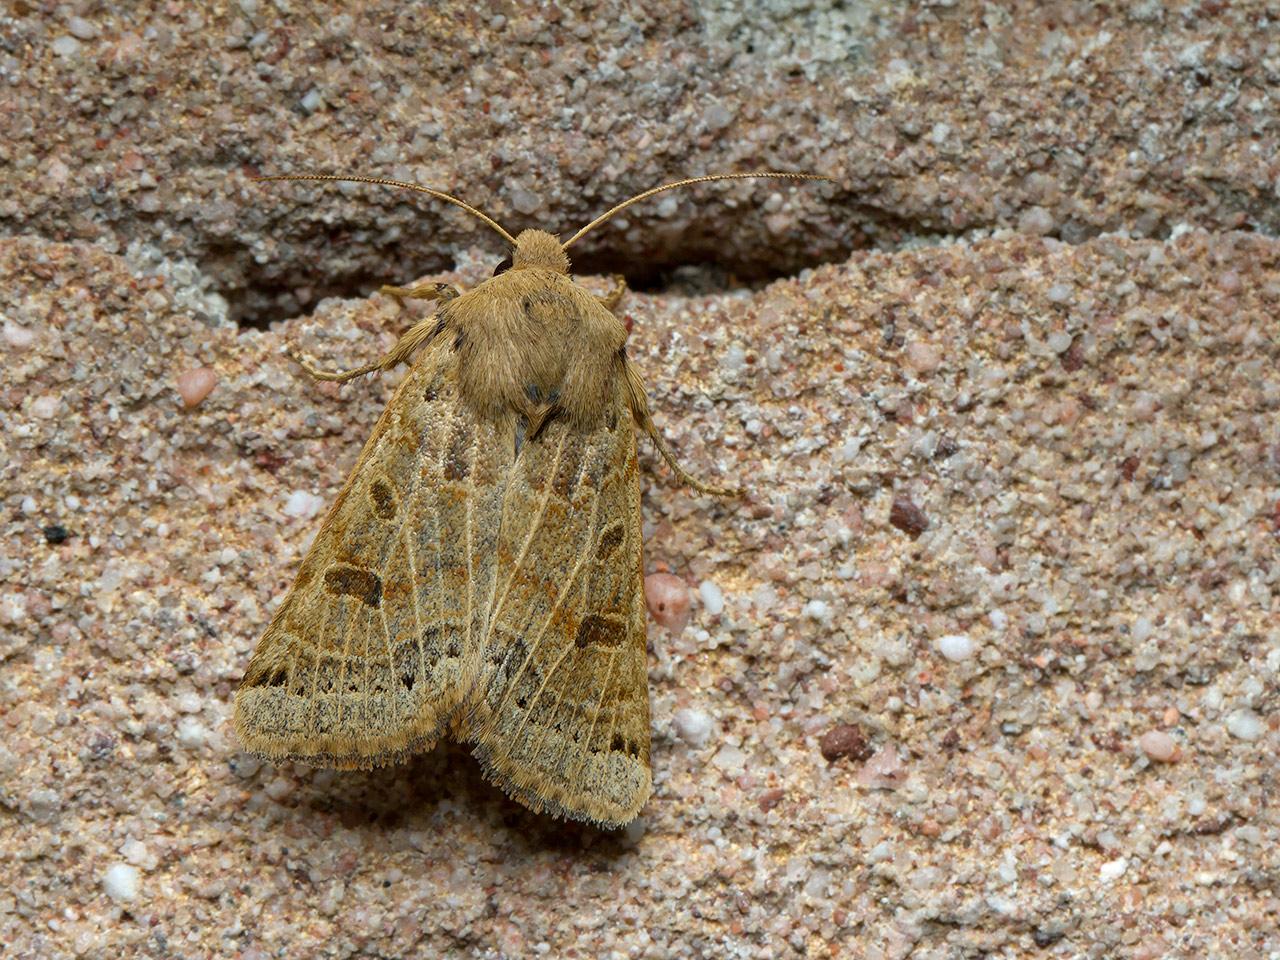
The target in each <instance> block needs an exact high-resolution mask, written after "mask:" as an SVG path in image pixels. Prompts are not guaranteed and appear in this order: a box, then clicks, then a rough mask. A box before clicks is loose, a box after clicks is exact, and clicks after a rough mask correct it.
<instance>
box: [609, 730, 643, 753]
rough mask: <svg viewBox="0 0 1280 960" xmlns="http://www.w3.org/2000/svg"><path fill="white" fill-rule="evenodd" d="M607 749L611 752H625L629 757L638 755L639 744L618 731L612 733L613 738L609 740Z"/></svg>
mask: <svg viewBox="0 0 1280 960" xmlns="http://www.w3.org/2000/svg"><path fill="white" fill-rule="evenodd" d="M609 749H610V751H612V752H613V753H625V754H626V755H627V756H629V757H638V756H640V745H639V744H638V743H635V742H634V741H632V740H628V739H627V738H626V737H624V736H623V735H622V734H620V733H615V734H614V735H613V739H612V740H611V741H609Z"/></svg>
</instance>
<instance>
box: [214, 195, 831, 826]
mask: <svg viewBox="0 0 1280 960" xmlns="http://www.w3.org/2000/svg"><path fill="white" fill-rule="evenodd" d="M748 177H785V178H791V179H803V180H814V179H826V178H825V177H818V176H815V175H812V174H794V173H739V174H723V175H717V176H706V177H694V178H692V179H689V180H682V181H680V182H678V183H670V184H666V185H664V186H661V187H657V188H655V189H653V190H649V191H646V192H645V193H642V194H640V195H639V196H636V197H633V198H631V199H630V200H628V201H626V202H625V203H622V204H619V205H618V206H616V207H614V208H613V209H612V210H610V211H608V212H607V213H605V214H604V215H603V216H600V217H598V218H597V219H595V220H593V221H592V222H591V223H589V224H588V225H587V226H585V227H583V228H582V229H581V230H579V231H578V232H577V233H576V234H574V236H572V237H571V238H570V239H569V240H568V241H567V242H565V243H560V241H559V240H557V239H556V238H555V237H554V236H552V235H551V234H549V233H546V232H544V231H542V230H525V231H523V232H522V233H521V234H520V235H519V236H518V237H512V236H511V234H509V233H508V232H507V231H506V230H504V229H503V228H502V227H500V226H499V225H498V224H497V223H496V222H494V221H493V220H492V219H490V218H489V217H487V216H486V215H485V214H483V213H481V212H480V211H479V210H476V209H475V208H473V207H471V206H469V205H468V204H466V203H463V202H462V201H461V200H458V199H456V198H454V197H451V196H449V195H447V194H443V193H440V192H439V191H436V190H430V189H428V188H426V187H420V186H417V185H416V184H409V183H401V182H399V181H394V180H385V179H381V178H376V177H340V176H330V175H321V174H315V175H312V174H305V175H288V176H276V177H264V178H261V179H263V180H345V181H354V182H360V183H377V184H386V185H390V186H397V187H404V188H407V189H410V190H417V191H419V192H422V193H426V194H430V195H431V196H433V197H437V198H439V199H441V200H445V201H448V202H449V203H453V204H456V205H457V206H459V207H461V208H462V209H464V210H466V211H467V212H468V213H470V214H472V215H473V216H476V217H479V218H480V219H481V220H483V221H484V222H485V223H486V224H488V225H489V226H490V227H492V228H493V229H494V230H495V231H497V232H498V233H499V234H501V235H502V237H503V239H504V240H506V241H507V242H508V243H509V244H510V245H511V252H510V256H509V257H508V258H507V259H505V260H503V261H502V263H500V264H499V265H498V267H497V268H496V269H495V270H494V273H493V277H492V278H491V279H489V280H486V281H484V282H483V283H481V284H480V285H479V286H477V287H475V288H474V289H472V290H469V291H467V292H466V293H459V292H458V291H457V290H456V289H454V288H452V287H450V286H448V285H446V284H438V283H428V284H423V285H420V286H416V287H412V288H400V287H384V288H383V292H385V293H388V294H390V295H392V296H395V297H397V298H404V297H411V298H418V299H425V300H437V301H440V302H441V306H440V307H439V309H438V310H437V311H436V313H435V315H434V316H433V317H430V318H428V319H427V320H424V321H423V322H421V323H419V324H417V325H416V326H414V327H412V328H411V329H410V330H408V331H407V332H406V333H405V334H404V336H402V337H401V339H400V341H399V342H398V343H397V344H396V346H395V347H394V348H393V349H392V350H391V351H390V352H389V353H388V354H387V355H386V356H384V357H382V358H381V359H379V360H376V361H375V362H373V363H370V364H367V365H366V366H363V367H359V368H357V369H354V370H348V371H343V372H336V373H329V372H324V371H321V370H317V369H316V368H315V367H313V366H311V365H310V364H308V363H307V362H306V361H303V360H301V359H299V363H301V364H302V365H303V367H304V369H306V370H307V372H308V373H309V374H311V376H313V377H315V378H316V379H318V380H338V381H342V380H349V379H351V378H352V377H356V376H359V375H361V374H364V373H369V372H371V371H374V370H385V369H389V368H390V367H392V366H394V365H395V364H397V363H399V362H401V361H408V360H409V358H410V356H411V355H413V354H415V353H416V354H417V356H416V357H415V359H414V360H413V361H412V366H411V368H410V370H409V373H408V375H407V376H406V377H405V379H404V381H403V382H402V383H401V384H400V386H399V388H398V389H397V390H396V392H395V395H394V396H393V397H392V398H391V402H390V403H389V404H388V405H387V408H386V410H385V411H384V412H383V414H382V417H381V418H380V419H379V420H378V423H377V425H376V426H375V427H374V429H373V433H372V435H371V436H370V437H369V440H368V442H367V443H366V444H365V447H364V450H363V451H362V453H361V454H360V459H359V460H358V462H357V463H356V465H355V468H354V469H353V470H352V471H351V475H350V476H349V477H348V478H347V481H346V483H345V484H344V485H343V487H342V491H341V492H340V493H339V494H338V498H337V500H336V501H335V502H334V504H333V507H332V508H331V509H330V510H329V513H328V515H327V516H326V517H325V519H324V522H323V523H322V524H321V526H320V532H319V533H318V534H317V535H316V538H315V541H314V543H313V544H312V546H311V549H310V550H309V551H308V553H307V555H306V557H305V558H304V559H303V561H302V566H301V568H300V569H299V570H298V576H297V579H296V580H295V581H294V584H293V586H292V588H291V589H290V590H289V592H288V594H287V595H286V597H285V598H284V601H283V603H282V604H281V605H280V608H279V609H278V610H277V611H276V614H275V616H274V617H273V618H272V620H271V624H270V625H269V626H268V627H267V631H266V633H264V634H263V636H262V639H261V640H259V641H258V646H257V648H256V649H255V650H254V653H253V658H252V659H251V660H250V662H249V667H248V670H247V671H246V672H245V676H244V680H243V681H242V682H241V684H240V689H239V691H238V693H237V694H236V710H235V725H236V730H237V732H238V733H239V735H240V739H241V740H242V741H243V742H244V745H245V746H246V747H247V748H248V749H249V750H251V751H253V752H256V753H258V754H261V755H262V756H264V757H267V758H269V759H271V760H283V759H289V760H297V761H301V762H304V763H308V764H312V765H315V766H322V767H341V768H352V767H372V766H377V765H381V764H387V763H394V762H397V761H399V760H401V759H402V758H404V757H405V756H407V755H408V754H411V753H416V752H419V751H425V750H428V749H430V748H431V746H432V745H433V744H434V743H435V742H436V741H437V740H438V739H439V738H440V737H442V736H444V735H446V734H448V735H449V736H451V737H453V738H455V739H457V740H458V741H460V742H463V743H468V744H470V745H471V746H472V750H473V753H474V754H475V756H476V757H477V758H478V759H479V760H480V762H481V764H482V765H483V768H484V772H485V774H486V776H487V777H488V778H489V779H491V780H492V781H494V782H495V783H497V784H498V785H499V786H501V787H502V789H503V790H505V791H506V792H507V793H508V794H509V795H510V796H512V797H513V798H515V799H516V800H517V801H519V802H520V803H522V804H524V805H525V806H527V807H529V808H530V809H532V810H535V811H539V812H546V813H549V814H552V815H556V816H563V817H570V818H573V819H577V820H586V821H591V822H594V823H597V824H599V825H601V826H605V827H616V826H618V825H620V824H623V823H626V822H627V821H629V820H631V819H632V818H633V817H635V815H636V814H637V813H638V812H639V811H640V808H641V807H642V806H643V805H644V802H645V801H646V800H647V799H648V797H649V792H650V785H651V779H650V773H649V693H648V675H647V656H646V644H645V603H644V586H643V580H642V572H641V538H640V474H639V468H638V464H637V460H636V433H635V429H636V428H637V427H638V428H639V429H640V430H642V431H643V432H644V433H645V434H647V435H648V436H649V437H650V438H652V440H653V442H654V444H655V445H656V447H657V449H658V452H659V453H660V454H661V455H662V458H663V459H664V460H665V461H666V462H667V463H668V464H669V465H670V466H671V469H672V470H673V471H674V472H675V474H676V476H677V477H679V479H680V480H681V481H682V482H684V483H686V484H688V485H689V486H691V487H694V488H695V489H698V490H701V491H704V492H707V493H714V494H730V493H732V492H733V491H728V490H722V489H719V488H716V487H712V486H709V485H707V484H704V483H701V482H699V481H698V480H696V479H695V478H694V477H692V476H690V475H689V474H688V473H687V472H685V470H684V469H682V468H681V467H680V466H679V464H677V463H676V461H675V459H674V457H673V456H672V454H671V451H670V450H669V449H668V447H667V445H666V443H665V442H664V441H663V439H662V437H661V436H660V435H659V433H658V431H657V428H656V427H655V426H654V423H653V418H652V416H651V415H650V413H649V403H648V400H647V398H646V395H645V390H644V384H643V382H642V381H641V378H640V374H639V372H638V371H637V370H636V367H635V365H634V364H633V363H632V362H631V361H630V360H629V359H628V358H627V354H626V349H625V346H624V344H625V341H626V337H627V334H626V329H625V328H624V326H623V323H622V321H621V320H619V319H618V317H616V316H615V315H614V313H613V309H614V308H615V307H616V306H617V304H618V302H619V300H620V299H621V297H622V295H623V293H624V292H625V289H626V288H625V284H624V283H623V282H621V278H618V282H617V284H616V286H615V288H614V290H613V291H612V292H611V293H610V294H609V295H607V296H605V297H597V296H595V295H593V294H591V293H589V292H588V291H586V290H585V289H583V288H582V287H580V286H578V285H577V284H576V283H574V281H573V280H572V278H571V277H570V276H569V258H568V256H567V255H566V253H565V250H566V249H567V248H568V247H570V246H571V245H572V244H573V243H575V242H576V241H577V240H579V239H581V238H582V237H583V236H584V235H585V234H586V233H587V232H588V231H590V230H592V229H593V228H595V227H596V226H598V225H599V224H601V223H603V222H604V221H605V220H607V219H608V218H609V217H611V216H613V215H614V214H615V213H617V212H618V211H619V210H622V209H623V208H625V207H627V206H629V205H630V204H632V203H636V202H637V201H640V200H643V199H645V198H647V197H651V196H653V195H654V194H656V193H661V192H662V191H664V190H672V189H675V188H676V187H681V186H685V185H687V184H691V183H700V182H703V181H707V180H729V179H745V178H748Z"/></svg>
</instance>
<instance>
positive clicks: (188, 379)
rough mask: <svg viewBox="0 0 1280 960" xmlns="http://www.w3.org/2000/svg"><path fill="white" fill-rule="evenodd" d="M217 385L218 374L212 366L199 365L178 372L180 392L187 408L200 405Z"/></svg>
mask: <svg viewBox="0 0 1280 960" xmlns="http://www.w3.org/2000/svg"><path fill="white" fill-rule="evenodd" d="M217 385H218V375H217V373H215V372H214V371H213V369H212V368H211V367H197V368H196V369H194V370H184V371H183V372H182V373H180V374H178V393H180V394H181V395H182V403H183V404H184V405H185V406H186V407H187V409H190V408H192V407H197V406H199V405H200V401H201V400H203V399H204V398H205V397H207V396H208V395H209V394H210V393H212V392H213V388H214V387H216V386H217Z"/></svg>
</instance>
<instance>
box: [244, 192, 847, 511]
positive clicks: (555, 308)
mask: <svg viewBox="0 0 1280 960" xmlns="http://www.w3.org/2000/svg"><path fill="white" fill-rule="evenodd" d="M759 178H776V179H788V180H828V181H829V180H830V179H831V178H830V177H826V176H822V175H820V174H812V173H784V172H777V171H759V172H752V173H722V174H709V175H707V176H701V177H689V178H687V179H684V180H678V181H675V182H674V183H667V184H663V185H662V186H659V187H654V188H652V189H650V190H646V191H644V192H643V193H640V194H637V195H636V196H634V197H631V198H630V199H628V200H624V201H623V202H622V203H619V204H617V205H616V206H614V207H612V208H610V209H609V210H607V211H605V212H604V213H603V214H601V215H600V216H598V217H596V218H595V219H594V220H592V221H591V222H590V223H588V224H587V225H586V226H585V227H583V228H582V229H580V230H579V231H578V232H577V233H575V234H574V235H573V236H571V237H570V238H569V239H568V240H566V241H565V242H564V243H561V242H560V240H559V239H558V238H557V237H555V236H554V235H552V234H550V233H548V232H546V231H545V230H536V229H528V230H523V231H521V232H520V234H519V235H518V236H515V237H513V236H512V235H511V234H510V233H509V232H508V231H507V230H505V229H504V228H503V227H502V226H501V225H500V224H499V223H498V222H497V221H495V220H494V219H493V218H492V217H490V216H488V215H487V214H485V213H483V212H481V211H480V210H478V209H476V208H475V207H473V206H471V205H470V204H468V203H466V202H465V201H463V200H459V199H458V198H457V197H453V196H450V195H449V194H447V193H443V192H441V191H439V190H433V189H431V188H430V187H423V186H419V185H418V184H415V183H407V182H405V181H402V180H391V179H387V178H383V177H365V176H340V175H336V174H279V175H275V176H268V177H254V178H253V179H254V180H255V181H257V182H264V181H274V180H332V181H341V182H349V183H373V184H382V185H384V186H392V187H399V188H402V189H406V190H413V191H416V192H418V193H425V194H427V195H428V196H432V197H435V198H437V199H439V200H444V201H445V202H447V203H452V204H454V205H455V206H458V207H461V208H462V209H463V210H465V211H466V212H467V213H469V214H471V215H472V216H474V217H476V218H477V219H479V220H481V221H482V222H483V223H485V224H486V225H488V226H489V227H490V228H491V229H493V230H494V232H496V233H497V234H498V235H499V236H501V237H502V238H503V239H504V240H506V241H507V243H508V244H509V251H510V252H509V254H508V256H507V257H506V258H504V259H503V260H502V261H500V262H499V263H498V264H497V265H496V266H495V267H494V270H493V274H492V276H491V277H490V278H489V280H487V281H485V282H484V283H481V284H480V285H479V286H477V287H476V288H474V289H473V290H471V291H469V292H468V293H466V294H460V293H459V292H458V291H457V290H455V289H454V288H453V287H450V286H449V285H447V284H441V283H426V284H421V285H419V286H416V287H383V288H382V292H384V293H387V294H389V295H391V296H393V297H395V298H396V299H397V300H401V302H403V300H402V298H410V299H423V300H440V301H444V302H446V303H448V304H449V309H448V311H447V313H444V312H442V313H441V315H440V318H439V319H438V320H437V319H436V318H432V319H430V320H424V321H423V322H421V323H419V324H418V325H417V326H415V327H413V328H412V329H410V330H409V331H408V332H407V333H405V334H404V335H403V336H402V337H401V338H400V341H399V342H398V343H397V344H396V346H395V347H394V348H393V349H392V350H391V351H390V352H389V353H387V354H386V356H384V357H382V358H380V359H378V360H376V361H374V362H373V363H370V364H366V365H365V366H362V367H358V368H355V369H353V370H346V371H335V372H327V371H322V370H318V369H317V368H315V367H314V366H312V365H311V364H309V363H307V362H306V361H305V360H303V359H302V358H301V357H298V356H295V357H294V359H295V360H297V361H298V363H300V364H301V365H302V366H303V368H304V369H305V370H306V371H307V372H308V373H309V374H310V375H311V376H312V377H314V378H316V379H318V380H336V381H345V380H349V379H351V378H353V377H356V376H359V375H361V374H364V373H369V372H372V371H374V370H385V369H389V368H390V367H392V366H394V365H395V364H397V363H399V362H401V361H406V362H407V361H408V359H409V357H410V356H411V355H412V354H413V352H414V351H415V350H417V349H418V347H420V346H422V345H423V344H424V343H426V342H428V341H429V340H431V339H432V338H433V337H435V336H436V335H437V334H441V333H444V332H445V330H446V329H449V328H450V327H452V337H453V344H454V349H455V351H456V352H457V354H458V356H459V361H458V364H459V386H460V390H461V392H462V394H464V395H465V396H467V398H468V399H469V400H470V401H471V402H473V403H475V404H476V405H477V407H478V408H480V409H483V410H490V411H492V412H494V413H495V414H496V413H500V412H501V411H502V410H503V409H504V408H507V409H511V410H515V411H516V412H518V413H519V414H520V416H521V417H523V418H524V420H525V422H526V424H527V425H528V427H529V428H530V429H529V430H528V434H529V436H530V437H531V438H533V437H536V436H537V434H538V433H539V432H540V431H541V429H542V427H544V426H545V425H546V423H548V422H549V421H550V420H551V419H554V418H563V419H565V420H566V421H567V422H568V423H570V425H571V426H572V427H576V428H578V429H595V427H596V425H597V424H598V422H599V420H600V417H601V415H602V413H603V411H604V408H605V406H606V405H607V393H608V391H609V389H610V388H612V387H614V386H615V385H616V383H617V381H618V380H619V378H620V384H621V388H622V389H623V390H624V392H625V395H626V400H627V405H628V406H629V407H630V410H631V413H632V416H633V418H634V420H635V423H636V425H637V426H638V427H640V429H642V430H643V431H644V432H645V433H647V434H648V435H649V437H650V438H651V439H652V440H653V442H654V444H655V446H656V447H657V449H658V452H659V453H660V454H661V455H662V458H663V460H665V461H666V462H667V464H668V466H670V467H671V469H672V470H673V471H674V472H675V474H676V476H677V477H678V478H679V479H680V480H681V482H683V483H685V484H687V485H689V486H692V487H693V488H695V489H697V490H700V491H702V492H704V493H712V494H718V495H721V496H731V495H736V494H737V493H738V492H739V491H737V490H732V489H728V488H720V487H714V486H710V485H708V484H705V483H703V482H701V481H699V480H697V479H696V478H694V477H693V476H691V475H690V474H689V473H687V472H686V471H685V470H684V469H683V468H682V467H681V466H680V465H679V464H678V463H676V461H675V458H674V456H673V455H672V454H671V451H670V449H669V448H668V447H667V445H666V442H665V441H664V440H663V438H662V436H661V435H660V434H659V433H658V429H657V427H656V426H655V425H654V423H653V418H652V416H651V414H650V412H649V403H648V398H647V396H646V395H645V390H644V384H643V380H642V379H641V377H640V373H639V371H638V370H637V369H636V367H635V365H634V364H633V363H632V362H631V361H630V360H629V359H627V357H626V355H625V352H624V351H623V350H622V345H623V342H624V341H625V339H626V330H625V327H624V326H623V325H622V323H621V321H619V320H617V318H616V317H614V316H613V313H612V310H613V308H614V306H616V304H617V302H618V300H619V299H621V296H622V293H623V292H624V291H625V289H626V287H625V283H624V282H622V278H620V277H619V278H617V280H618V283H617V284H616V286H615V289H614V291H613V292H612V293H610V294H608V295H606V296H604V297H594V296H592V295H590V294H587V293H586V292H585V291H582V290H581V288H578V287H576V285H574V284H573V283H572V281H571V280H570V279H569V277H568V274H569V257H568V254H567V253H566V251H567V250H568V249H569V247H570V246H572V245H573V244H574V243H576V242H577V241H578V240H580V239H582V237H584V236H585V235H586V234H587V233H589V232H590V231H592V230H594V229H595V228H596V227H598V226H599V225H600V224H602V223H604V222H605V221H606V220H608V219H609V218H610V217H612V216H614V215H615V214H617V213H619V212H620V211H622V210H624V209H626V208H627V207H629V206H631V205H632V204H634V203H639V202H640V201H642V200H646V199H648V198H649V197H652V196H654V195H655V194H659V193H663V192H665V191H667V190H675V189H677V188H680V187H685V186H689V185H691V184H696V183H706V182H709V181H713V180H748V179H759ZM525 271H529V273H528V274H526V275H525V276H521V275H522V274H524V272H525ZM526 277H527V280H526ZM508 278H510V280H509V279H508ZM565 284H568V286H565ZM504 295H505V301H506V303H507V305H508V309H507V311H506V313H505V314H504V312H503V297H504ZM482 298H487V299H482ZM515 302H518V303H519V305H520V310H519V311H518V312H516V313H513V312H512V309H511V308H510V307H509V304H510V303H515ZM504 316H506V318H507V319H506V320H505V321H504V319H503V318H504ZM513 316H514V317H515V320H514V321H512V319H511V317H513ZM521 321H524V322H523V323H522V322H521ZM473 327H474V328H476V332H478V333H479V334H481V335H480V336H476V337H472V336H470V333H471V332H472V328H473ZM615 328H616V329H615ZM531 390H534V391H536V394H537V395H540V396H551V395H552V394H554V395H556V396H557V397H558V399H557V400H556V401H555V402H554V404H551V403H544V404H543V405H542V406H540V407H535V406H531V401H530V400H529V399H528V398H529V396H530V391H531Z"/></svg>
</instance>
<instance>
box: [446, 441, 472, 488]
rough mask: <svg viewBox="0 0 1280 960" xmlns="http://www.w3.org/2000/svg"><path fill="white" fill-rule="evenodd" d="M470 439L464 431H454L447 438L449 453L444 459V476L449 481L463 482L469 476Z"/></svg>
mask: <svg viewBox="0 0 1280 960" xmlns="http://www.w3.org/2000/svg"><path fill="white" fill-rule="evenodd" d="M470 441H471V437H470V436H469V435H468V434H467V431H465V430H455V431H454V432H453V435H452V436H451V437H450V438H449V452H448V453H447V454H445V458H444V475H445V477H446V479H449V480H465V479H467V477H469V476H470V475H471V442H470Z"/></svg>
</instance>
